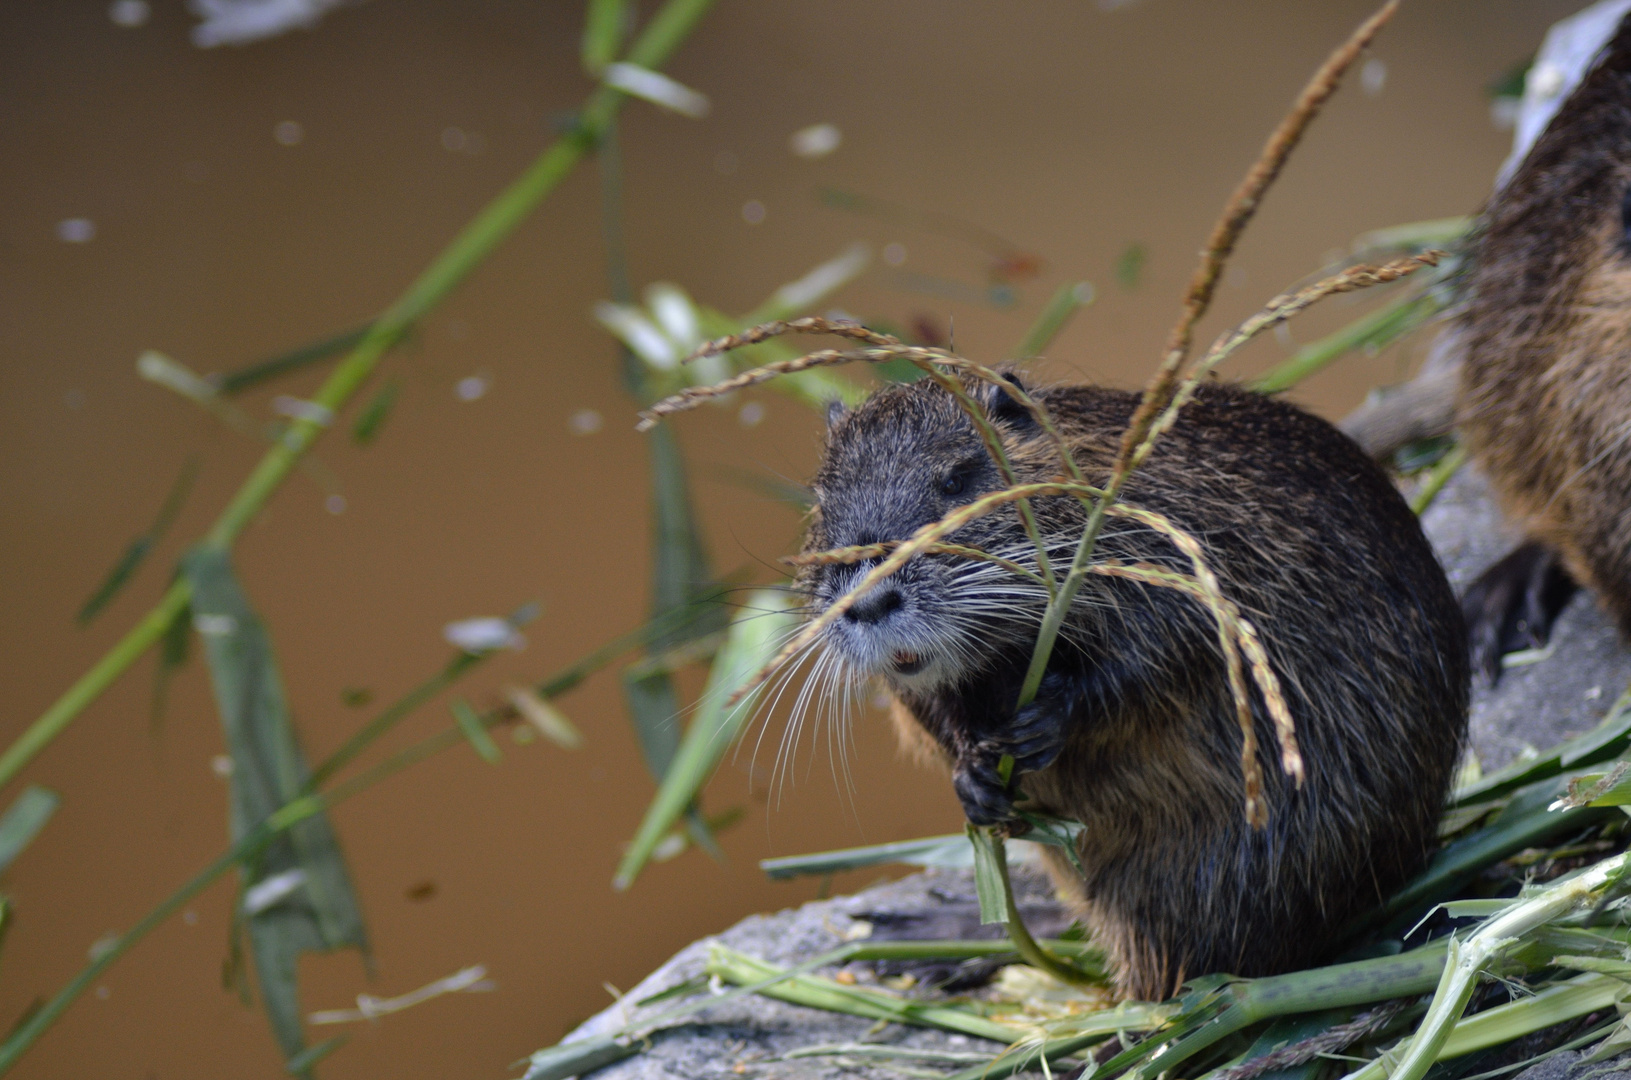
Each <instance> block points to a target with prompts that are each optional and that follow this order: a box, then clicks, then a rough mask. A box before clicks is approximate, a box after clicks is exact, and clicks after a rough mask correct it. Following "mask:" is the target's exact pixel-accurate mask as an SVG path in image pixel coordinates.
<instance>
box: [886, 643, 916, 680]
mask: <svg viewBox="0 0 1631 1080" xmlns="http://www.w3.org/2000/svg"><path fill="white" fill-rule="evenodd" d="M889 659H890V661H891V662H892V663H893V664H894V665H895V671H896V672H897V673H898V674H901V675H916V674H917V673H918V672H920V671H922V670H923V657H921V656H919V655H918V654H917V653H915V652H907V651H906V650H904V649H896V650H895V652H894V653H892V654H891V655H890V657H889Z"/></svg>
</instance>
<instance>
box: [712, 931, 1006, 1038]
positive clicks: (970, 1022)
mask: <svg viewBox="0 0 1631 1080" xmlns="http://www.w3.org/2000/svg"><path fill="white" fill-rule="evenodd" d="M707 971H708V974H710V975H718V976H719V977H720V978H721V979H724V980H725V981H726V982H731V983H735V984H737V985H738V986H743V985H751V984H753V983H759V982H763V981H765V980H767V979H772V978H776V977H777V976H780V975H783V974H785V973H784V972H783V971H782V970H781V969H780V968H778V967H776V965H774V964H768V963H766V962H765V961H763V960H756V959H754V958H753V957H751V956H748V955H746V954H745V953H739V952H737V951H736V950H735V949H731V948H728V947H727V946H724V945H718V944H716V945H714V946H712V947H711V948H710V949H709V951H708V966H707ZM759 993H761V994H763V995H764V996H765V997H771V998H775V999H777V1000H778V1001H787V1002H791V1003H792V1004H794V1005H808V1006H811V1007H812V1008H817V1009H826V1010H828V1011H830V1012H841V1013H848V1014H849V1015H852V1016H865V1017H869V1018H871V1019H873V1020H887V1021H893V1022H895V1023H900V1024H913V1025H916V1026H919V1027H937V1028H942V1029H944V1030H947V1031H955V1032H959V1033H961V1034H964V1035H973V1036H974V1037H976V1038H980V1039H992V1040H995V1041H997V1042H1014V1041H1015V1040H1017V1039H1020V1038H1022V1037H1023V1036H1024V1035H1025V1034H1026V1031H1025V1029H1024V1028H1022V1027H1020V1026H1018V1025H1015V1024H1005V1023H1002V1022H1001V1021H997V1020H991V1019H988V1018H987V1017H984V1016H981V1015H979V1014H977V1013H974V1012H971V1011H969V1010H967V1009H960V1008H957V1007H956V1006H953V1005H933V1004H925V1003H923V1002H918V1001H913V1000H911V999H909V998H898V997H894V996H891V995H889V994H886V993H884V992H883V991H881V990H873V989H870V988H868V987H860V986H845V985H844V984H842V983H838V982H834V981H833V980H831V979H823V978H821V977H820V976H816V975H793V976H790V977H788V978H786V979H783V980H782V981H780V982H778V983H776V984H774V985H772V986H768V987H766V988H764V989H762V990H760V991H759Z"/></svg>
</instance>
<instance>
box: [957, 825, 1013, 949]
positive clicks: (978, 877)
mask: <svg viewBox="0 0 1631 1080" xmlns="http://www.w3.org/2000/svg"><path fill="white" fill-rule="evenodd" d="M964 828H965V830H966V832H967V835H968V842H969V844H970V845H972V846H973V848H974V893H975V895H976V896H978V897H979V900H980V922H981V923H983V924H985V925H987V926H989V925H991V924H992V923H1003V924H1006V923H1007V922H1008V920H1009V918H1010V914H1009V910H1008V890H1007V889H1005V888H1004V887H1003V876H1004V874H1003V870H1002V867H1001V866H1000V865H999V860H1001V859H1002V854H1001V853H1000V852H999V851H997V850H996V847H997V845H998V844H1001V843H1002V841H1001V840H997V839H993V838H992V836H991V830H990V829H982V828H980V827H979V826H977V825H967V826H964Z"/></svg>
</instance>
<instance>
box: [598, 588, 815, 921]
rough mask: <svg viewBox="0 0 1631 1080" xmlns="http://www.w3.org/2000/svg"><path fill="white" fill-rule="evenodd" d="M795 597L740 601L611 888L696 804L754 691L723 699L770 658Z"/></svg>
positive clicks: (775, 593)
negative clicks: (691, 715) (732, 700)
mask: <svg viewBox="0 0 1631 1080" xmlns="http://www.w3.org/2000/svg"><path fill="white" fill-rule="evenodd" d="M796 603H797V601H796V600H795V599H794V598H793V597H792V596H791V595H790V594H788V593H786V592H782V591H780V590H773V589H763V590H760V591H758V592H756V593H753V594H752V595H751V596H750V597H749V598H748V600H747V603H746V604H745V605H743V609H742V613H741V614H739V615H738V616H737V618H736V620H735V621H734V622H733V623H732V624H731V630H730V636H729V638H728V639H727V640H726V642H725V645H724V647H722V648H721V649H720V650H719V655H718V656H717V657H716V658H715V659H714V665H713V669H712V670H711V671H710V672H709V675H708V684H707V687H706V688H705V689H704V690H703V692H702V698H701V700H700V702H699V705H698V708H697V713H696V718H695V719H694V720H692V721H691V726H690V728H689V729H688V730H687V731H686V733H685V738H684V740H683V741H682V742H681V743H680V744H679V746H678V747H677V748H676V751H675V753H674V756H673V759H672V761H671V763H670V765H669V766H668V768H667V769H665V770H664V772H663V774H662V783H661V785H660V786H659V787H658V789H657V796H656V798H655V799H653V800H652V802H651V805H650V807H648V808H647V810H646V815H645V818H644V819H643V820H642V821H641V822H640V827H639V830H638V831H637V832H636V833H635V836H634V839H633V841H631V842H630V844H629V847H628V851H627V852H625V854H624V856H623V859H622V861H621V862H620V863H619V864H618V867H617V874H616V877H615V878H614V879H613V882H612V887H613V888H616V889H626V888H628V887H629V886H630V885H631V884H633V882H634V878H635V876H636V875H637V874H638V873H639V872H640V869H641V868H642V867H643V866H644V865H645V864H646V861H647V860H648V859H650V857H651V852H652V849H653V848H655V847H656V846H657V844H658V843H659V842H660V841H661V840H662V838H663V837H664V836H665V835H666V834H667V833H668V831H669V830H670V829H671V828H673V826H674V823H675V821H677V820H678V819H679V817H680V815H681V814H683V813H685V812H686V810H687V808H689V807H692V806H694V805H695V803H696V800H697V797H698V796H699V795H700V794H701V792H702V789H703V787H704V786H706V784H707V783H708V779H709V777H711V776H712V775H713V772H714V769H715V767H717V766H718V764H719V759H720V758H721V757H722V756H723V755H724V753H725V751H726V749H727V748H728V747H729V746H730V745H731V743H732V742H734V741H735V739H736V736H737V734H738V733H739V732H740V731H741V729H742V725H743V724H745V723H746V722H747V720H748V718H749V717H750V716H752V715H753V710H754V706H755V703H756V702H757V695H749V696H748V697H746V698H744V699H743V700H741V701H739V702H737V703H736V704H735V705H732V706H729V707H727V706H726V704H725V702H726V700H727V699H728V698H729V697H730V696H731V694H732V693H733V692H734V691H735V690H736V688H737V687H739V686H741V685H742V684H743V683H745V682H747V680H748V679H749V678H751V677H752V676H753V675H754V673H756V672H757V671H758V670H759V669H760V668H761V667H763V666H764V665H765V664H766V663H768V662H769V660H770V658H771V657H773V656H774V655H775V654H776V650H777V649H778V648H779V647H780V646H781V644H782V642H783V640H784V639H785V638H786V636H787V634H788V633H790V632H792V630H793V629H794V628H795V627H796V626H797V624H798V622H799V616H798V615H797V614H796V613H795V612H794V610H793V608H794V606H795V605H796ZM669 723H670V727H671V728H672V727H673V725H674V723H675V721H674V720H673V719H672V716H671V717H670V721H669Z"/></svg>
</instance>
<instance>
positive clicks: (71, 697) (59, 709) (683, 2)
mask: <svg viewBox="0 0 1631 1080" xmlns="http://www.w3.org/2000/svg"><path fill="white" fill-rule="evenodd" d="M712 3H713V0H668V3H667V4H665V5H664V6H663V8H662V9H661V10H660V11H658V12H657V14H656V15H655V16H653V17H652V20H651V22H650V23H649V24H648V25H647V26H646V28H645V30H644V31H643V32H642V33H641V35H640V38H639V40H637V41H636V42H635V43H634V45H633V47H632V48H631V49H630V50H629V54H628V61H629V62H630V63H632V64H636V65H638V66H640V67H647V68H656V67H659V66H660V65H661V64H662V63H663V62H664V61H665V60H666V59H667V58H668V56H669V54H671V53H672V52H673V51H674V49H675V48H677V47H678V46H679V44H680V42H681V41H683V40H684V39H685V37H686V36H687V35H688V34H689V33H690V32H691V30H692V29H693V28H694V27H695V26H696V24H697V22H698V20H700V19H701V18H702V16H703V14H705V13H706V12H707V10H708V8H709V7H710V6H711V5H712ZM624 100H625V96H624V95H623V93H622V92H621V91H618V90H613V89H611V88H610V87H605V86H602V87H600V88H599V89H597V90H596V91H595V92H594V93H593V94H591V95H590V96H589V101H588V103H587V104H586V105H585V106H584V109H583V111H582V112H581V113H580V114H579V117H578V123H577V126H576V127H575V129H574V130H573V131H571V132H570V133H568V134H566V135H563V136H562V137H561V138H560V139H558V140H556V142H555V143H554V144H553V145H551V146H550V148H549V149H548V150H545V151H544V152H543V154H541V155H540V156H539V157H538V159H537V160H536V161H534V162H533V164H532V166H531V167H530V168H528V169H527V171H526V172H524V173H522V174H521V176H520V178H519V179H517V180H516V181H515V182H514V183H512V184H511V185H510V186H509V187H507V188H505V189H504V191H502V192H500V193H499V195H498V197H497V198H495V199H494V200H493V201H492V202H490V203H488V204H487V206H486V207H485V208H484V209H483V210H482V211H481V213H479V214H477V215H476V218H475V220H473V221H471V222H470V224H468V225H466V226H465V227H464V229H463V230H462V231H460V233H459V235H458V236H456V237H454V239H453V242H452V243H451V244H449V245H448V246H447V247H446V248H445V249H443V251H442V253H441V254H440V255H438V256H437V257H436V259H435V260H434V261H433V262H432V263H431V264H430V266H429V267H427V268H426V269H425V271H424V272H423V273H422V274H420V275H419V278H418V279H417V280H416V281H414V283H413V284H412V285H410V286H409V287H408V290H407V291H406V292H404V293H403V294H402V295H401V296H400V297H399V298H398V299H397V301H396V302H395V303H394V304H392V305H391V306H390V307H389V308H387V309H386V311H385V313H384V314H383V315H381V316H380V317H379V318H378V319H376V320H375V321H374V322H373V323H371V324H370V325H369V327H368V330H367V332H366V333H365V334H364V335H363V337H362V340H361V341H360V342H358V343H357V346H356V348H355V349H353V350H352V351H351V354H350V355H349V356H347V357H346V358H345V359H344V360H342V361H341V362H340V363H339V365H338V366H337V367H336V368H335V369H334V371H333V372H332V373H331V374H330V375H329V377H328V380H327V381H326V382H324V383H323V386H322V388H321V389H320V390H318V392H317V393H316V394H315V395H313V397H312V401H313V402H314V403H316V404H318V405H321V406H323V407H324V408H326V409H328V410H329V413H330V414H334V413H338V412H339V411H340V409H341V408H343V407H344V405H345V403H346V402H347V401H348V400H350V398H351V397H352V395H354V394H355V393H356V392H357V390H358V389H359V388H360V387H361V386H362V384H363V383H364V382H366V381H367V380H368V377H369V376H370V375H372V374H373V371H374V368H375V366H377V365H378V363H379V360H380V358H381V357H382V356H383V355H384V354H385V351H386V350H387V349H389V348H390V347H391V346H392V345H394V344H395V343H396V342H397V341H398V340H399V339H400V338H401V337H402V335H403V334H405V333H406V332H407V331H408V329H409V328H410V327H411V326H412V325H413V324H414V323H415V322H416V321H417V320H419V319H420V318H423V317H424V315H425V314H426V313H427V312H429V311H430V310H431V309H432V308H434V307H435V306H436V305H437V304H438V303H440V302H441V301H442V300H443V299H444V298H446V296H447V295H448V293H450V292H452V291H453V289H454V288H455V287H456V286H457V285H458V284H459V283H460V282H462V281H463V280H464V279H465V278H466V277H467V276H468V275H469V274H470V273H471V271H473V270H475V268H476V267H477V266H479V265H481V263H482V262H483V261H484V260H485V259H486V258H487V256H488V255H490V254H492V252H493V249H494V248H496V247H497V246H498V245H499V244H500V243H501V242H502V241H503V240H505V239H506V238H507V237H508V236H509V235H510V233H512V232H513V231H515V228H516V226H518V225H520V224H521V222H522V221H523V220H525V219H526V217H527V215H528V214H530V213H531V212H532V211H533V210H534V209H535V208H536V207H537V206H538V204H539V203H540V202H542V201H543V200H544V198H545V196H547V195H549V193H550V192H552V191H553V190H555V188H556V187H557V186H558V185H559V184H560V182H561V181H562V180H564V179H565V178H566V177H567V176H568V175H569V174H570V173H571V172H572V169H573V168H574V167H575V166H576V165H577V163H578V162H579V161H580V160H581V159H582V158H583V156H584V155H585V154H586V153H588V152H589V151H590V150H592V149H593V148H594V146H595V144H596V142H597V141H598V140H599V138H600V136H601V135H602V134H603V133H604V132H605V130H606V129H607V127H608V126H609V125H610V124H611V123H612V121H613V120H614V119H615V118H616V116H617V113H618V110H619V109H620V108H621V107H622V105H623V102H624ZM323 430H324V426H323V425H322V424H320V423H318V422H316V421H315V420H309V419H307V420H300V419H297V420H293V421H291V422H290V424H289V426H288V427H287V428H286V429H285V430H284V432H283V435H282V437H281V439H280V440H279V441H278V442H277V444H276V445H274V446H273V447H272V448H271V449H270V450H268V451H267V452H266V455H265V456H264V457H262V458H261V460H260V463H259V464H258V465H256V466H255V470H254V472H252V473H250V475H249V478H248V479H247V480H246V481H245V482H244V484H243V486H242V487H241V488H239V489H238V493H237V494H236V495H234V496H233V498H232V501H231V502H229V503H228V504H227V506H226V509H225V510H223V511H222V513H221V516H220V517H219V518H217V519H216V521H215V524H214V526H213V527H212V528H211V529H210V531H209V532H208V533H207V534H206V535H205V537H204V541H203V542H204V543H205V544H206V545H208V546H211V547H216V548H226V547H230V546H231V545H232V542H233V541H234V540H236V539H237V537H238V535H239V534H240V533H241V532H243V530H244V528H245V527H246V526H247V525H248V524H249V523H250V522H251V521H252V520H254V518H255V515H257V514H258V513H260V510H261V508H262V507H263V506H265V505H266V502H267V500H268V499H270V498H271V497H272V494H273V492H275V491H276V490H277V489H278V487H279V486H280V485H281V484H282V483H283V481H284V480H285V479H286V478H287V477H288V475H289V473H290V471H291V470H293V469H294V467H295V465H296V463H297V462H298V461H299V460H300V458H301V456H302V455H303V454H305V452H306V451H307V450H308V449H309V448H310V447H311V444H312V443H313V442H315V441H316V440H317V437H318V436H319V435H321V434H322V433H323ZM189 599H190V591H189V589H188V587H187V586H186V585H185V584H184V583H182V582H180V581H178V582H177V583H176V584H173V585H171V586H170V589H169V591H167V592H166V593H165V594H164V598H163V599H161V600H160V601H159V603H158V606H157V607H155V608H154V609H153V610H152V611H150V612H149V613H148V614H147V615H146V616H145V617H144V618H143V619H142V621H141V622H139V623H137V624H136V626H135V627H134V628H133V629H131V631H130V632H129V633H127V634H126V635H125V636H124V637H123V638H122V639H121V640H120V641H119V643H118V644H116V645H115V646H114V647H113V648H112V649H111V650H110V651H109V652H108V653H107V655H106V656H104V657H103V658H102V659H101V660H99V661H97V663H96V665H95V666H94V667H92V668H91V670H90V671H88V672H86V673H85V674H84V675H83V676H81V677H80V679H79V680H78V681H77V682H75V683H74V684H73V686H71V687H69V688H68V691H67V692H66V693H65V694H63V695H62V697H61V698H59V699H57V701H56V702H55V703H53V704H52V705H51V707H50V708H49V709H47V710H46V711H45V713H44V715H42V716H41V717H40V718H39V719H38V720H36V721H35V722H34V723H33V724H32V725H30V727H29V728H28V730H27V731H25V732H24V733H23V734H22V736H21V737H20V738H18V740H17V741H16V742H15V743H13V744H12V745H11V746H10V747H9V748H8V749H7V750H6V752H5V754H3V755H0V785H4V784H6V783H9V782H10V781H11V780H13V779H14V778H15V777H16V776H17V774H18V773H19V772H21V771H22V769H23V767H24V766H26V765H27V764H28V763H29V762H30V761H31V760H33V758H34V756H35V755H36V754H38V753H39V752H40V751H41V750H42V749H44V748H45V747H46V746H47V745H48V744H49V743H50V742H51V740H53V739H55V738H56V737H57V735H58V734H60V733H61V732H62V730H63V729H64V728H66V727H67V726H68V724H69V723H71V722H72V721H73V719H74V718H75V717H76V716H78V715H79V713H80V712H81V711H83V710H84V709H85V707H86V706H88V705H89V704H90V703H91V702H92V701H94V700H96V698H97V697H98V696H99V695H100V694H101V693H102V691H103V690H105V689H107V687H108V686H109V684H111V683H112V682H113V680H114V679H116V678H117V677H118V676H119V675H120V674H121V673H122V672H123V671H124V670H125V669H126V668H127V667H129V666H130V665H131V664H132V663H134V662H135V660H136V658H137V657H138V656H140V655H141V654H142V653H143V652H145V651H146V650H147V648H148V646H150V645H152V644H153V643H154V642H156V641H157V640H158V639H159V638H160V637H161V636H162V635H163V633H164V631H165V629H167V628H168V627H169V625H170V623H171V621H172V620H174V618H175V617H176V615H177V614H179V613H180V612H181V611H182V610H183V609H184V608H185V607H186V606H187V602H188V600H189Z"/></svg>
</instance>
